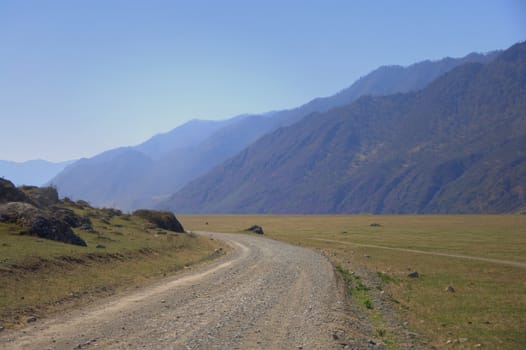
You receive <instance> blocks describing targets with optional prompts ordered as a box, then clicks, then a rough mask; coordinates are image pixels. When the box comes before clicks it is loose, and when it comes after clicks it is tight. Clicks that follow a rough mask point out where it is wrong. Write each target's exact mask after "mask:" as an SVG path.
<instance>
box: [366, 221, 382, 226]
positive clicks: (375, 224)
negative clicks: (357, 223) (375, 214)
mask: <svg viewBox="0 0 526 350" xmlns="http://www.w3.org/2000/svg"><path fill="white" fill-rule="evenodd" d="M369 226H371V227H381V226H382V225H380V224H377V223H375V222H374V223H372V224H370V225H369Z"/></svg>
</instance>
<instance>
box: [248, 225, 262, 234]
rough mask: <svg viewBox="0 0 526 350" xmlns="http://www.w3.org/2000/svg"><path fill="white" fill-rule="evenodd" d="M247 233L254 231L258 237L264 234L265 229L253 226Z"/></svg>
mask: <svg viewBox="0 0 526 350" xmlns="http://www.w3.org/2000/svg"><path fill="white" fill-rule="evenodd" d="M246 231H252V232H254V233H257V234H258V235H262V234H264V232H263V227H261V226H259V225H252V226H250V227H249V228H247V229H246Z"/></svg>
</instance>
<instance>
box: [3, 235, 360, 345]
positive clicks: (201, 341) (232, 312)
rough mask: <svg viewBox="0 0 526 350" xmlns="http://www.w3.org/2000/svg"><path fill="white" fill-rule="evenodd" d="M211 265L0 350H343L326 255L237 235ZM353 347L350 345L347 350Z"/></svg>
mask: <svg viewBox="0 0 526 350" xmlns="http://www.w3.org/2000/svg"><path fill="white" fill-rule="evenodd" d="M202 234H206V235H208V236H210V237H211V238H214V239H221V240H223V241H226V242H228V243H229V244H231V245H232V246H233V247H234V248H235V249H234V250H233V251H232V252H231V253H229V254H227V255H224V256H222V257H221V258H219V259H217V260H216V261H215V262H213V263H212V264H209V265H207V266H205V267H202V268H198V269H188V270H185V273H183V274H180V275H177V276H175V277H171V278H167V279H165V280H163V281H161V282H159V283H157V284H155V285H151V286H148V287H146V288H143V289H139V290H136V291H134V292H133V293H128V294H125V295H117V296H114V297H111V298H109V299H105V300H101V301H100V302H97V303H95V304H91V305H88V306H86V307H83V308H81V309H77V310H73V311H71V312H70V313H69V314H67V315H64V314H62V315H56V316H54V317H53V318H49V319H47V320H39V321H38V322H35V323H32V324H31V325H30V326H28V327H26V328H24V329H20V330H16V331H9V332H7V331H4V332H2V335H1V336H0V349H4V348H5V349H48V348H52V349H56V350H60V349H73V348H92V347H96V348H98V349H341V348H343V347H345V346H347V347H348V345H346V343H345V342H344V341H342V340H343V339H345V338H346V336H345V329H346V327H348V326H349V325H348V324H346V323H347V321H346V319H347V318H346V315H345V312H346V303H345V297H344V289H343V286H342V284H341V283H339V282H338V280H337V278H336V275H335V272H334V270H333V267H332V265H331V264H330V263H329V261H328V259H327V258H326V257H324V256H323V255H321V254H319V253H317V252H314V251H312V250H308V249H304V248H301V247H296V246H292V245H288V244H285V243H281V242H277V241H274V240H270V239H266V238H264V237H260V236H251V235H241V234H218V233H202ZM353 348H355V347H353Z"/></svg>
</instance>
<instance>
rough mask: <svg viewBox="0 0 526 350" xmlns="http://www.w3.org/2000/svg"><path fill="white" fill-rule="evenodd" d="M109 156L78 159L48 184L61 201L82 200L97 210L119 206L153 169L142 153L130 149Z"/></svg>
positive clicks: (129, 199)
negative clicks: (51, 185)
mask: <svg viewBox="0 0 526 350" xmlns="http://www.w3.org/2000/svg"><path fill="white" fill-rule="evenodd" d="M111 153H112V156H111V157H109V156H108V154H102V156H98V157H95V158H91V159H81V160H79V161H77V162H76V163H74V164H72V165H70V166H68V167H67V168H66V169H64V171H62V172H61V173H60V174H59V175H57V176H56V177H55V178H54V179H53V180H52V181H51V183H52V184H53V185H55V186H57V188H59V193H60V195H61V196H63V197H70V198H74V199H79V198H80V197H79V194H82V195H83V197H82V198H83V199H84V200H87V201H88V202H90V203H96V204H97V205H99V206H112V207H114V206H118V204H119V203H118V202H121V203H128V202H130V201H132V200H133V193H134V192H135V189H134V187H135V186H137V184H139V183H140V182H141V181H142V179H143V178H144V176H145V175H146V174H147V173H148V171H149V169H150V168H151V167H152V165H153V161H152V159H151V158H149V157H148V156H146V155H144V154H143V153H142V152H139V151H136V150H134V149H132V148H120V149H118V150H115V151H113V152H111Z"/></svg>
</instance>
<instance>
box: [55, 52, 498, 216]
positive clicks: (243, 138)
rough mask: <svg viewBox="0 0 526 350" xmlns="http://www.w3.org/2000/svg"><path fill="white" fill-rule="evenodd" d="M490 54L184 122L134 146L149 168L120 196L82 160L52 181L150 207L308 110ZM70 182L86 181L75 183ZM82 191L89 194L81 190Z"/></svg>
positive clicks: (388, 71)
mask: <svg viewBox="0 0 526 350" xmlns="http://www.w3.org/2000/svg"><path fill="white" fill-rule="evenodd" d="M494 56H495V54H493V53H492V54H488V55H480V54H471V55H468V56H466V57H464V58H461V59H451V58H446V59H443V60H440V61H434V62H430V61H426V62H422V63H418V64H415V65H412V66H409V67H406V68H403V67H399V66H389V67H382V68H380V69H378V70H376V71H374V72H372V73H371V74H369V75H367V76H365V77H363V78H361V79H360V80H358V81H357V82H356V83H355V84H353V85H352V86H351V87H349V88H347V89H345V90H343V91H341V92H340V93H338V94H336V95H334V96H331V97H326V98H319V99H315V100H313V101H311V102H309V103H307V104H305V105H303V106H300V107H298V108H295V109H291V110H284V111H277V112H273V113H267V114H264V115H243V116H239V117H236V118H231V119H228V120H225V121H220V122H213V121H192V122H189V123H187V124H185V125H182V126H180V127H178V128H175V129H174V130H172V131H171V132H169V133H167V134H160V135H157V136H154V137H153V138H151V139H150V140H148V141H146V142H145V143H143V144H141V145H138V146H135V147H134V149H135V150H138V151H140V152H142V153H144V154H145V155H147V156H148V157H149V158H150V159H151V160H152V163H151V167H150V168H149V169H146V170H143V171H141V177H140V178H134V183H127V184H125V185H124V184H123V185H122V186H125V187H127V188H128V189H129V192H126V193H125V194H124V193H122V194H121V195H119V194H117V193H116V192H114V191H113V190H112V187H111V186H109V184H111V183H115V182H116V181H125V180H126V174H122V175H123V176H122V177H121V178H120V179H119V178H118V176H120V174H118V173H116V172H113V173H112V174H114V176H117V177H116V178H110V177H106V178H104V177H100V176H94V174H100V169H98V167H99V165H98V163H97V162H96V161H94V162H91V160H87V161H84V162H83V163H82V169H83V170H82V171H76V172H73V171H69V172H67V173H66V172H65V173H64V174H60V176H58V177H57V178H55V179H53V181H52V182H53V184H55V185H56V186H57V188H58V190H59V193H60V194H61V195H68V196H71V197H73V198H87V197H89V198H91V202H92V204H95V205H100V204H103V203H105V204H106V203H108V201H110V202H111V203H113V204H114V205H115V206H118V207H120V208H121V209H136V208H138V207H152V206H154V205H156V204H157V203H158V201H160V200H163V199H166V198H167V197H169V195H171V194H173V193H174V192H176V191H177V190H179V189H180V188H181V187H182V186H184V185H185V184H187V183H188V182H189V181H191V180H193V179H195V178H197V177H198V176H201V175H203V174H205V173H206V172H207V171H209V170H211V169H212V168H213V167H215V166H216V165H218V164H221V163H222V162H223V161H225V160H226V159H228V158H231V157H233V156H235V155H236V154H238V153H239V152H241V151H242V150H243V149H244V148H245V147H247V146H248V145H250V144H251V143H253V142H254V141H256V140H258V139H259V138H260V137H262V136H264V135H265V134H267V133H270V132H272V131H274V130H276V129H277V128H279V127H283V126H288V125H292V124H293V123H295V122H297V121H298V120H300V119H301V118H303V117H305V116H306V115H308V114H310V113H312V112H318V111H327V110H328V109H330V108H333V107H336V106H340V105H345V104H347V103H351V102H352V101H354V100H355V99H356V98H358V97H360V96H362V95H369V94H371V95H382V94H386V93H393V92H399V91H401V92H405V91H412V90H417V89H420V88H421V87H422V86H424V85H425V84H427V83H429V82H430V81H432V80H433V79H434V78H436V77H437V76H439V75H441V74H443V73H445V72H447V71H448V70H450V69H452V68H453V67H454V66H456V65H458V64H460V63H462V62H465V61H477V62H486V61H489V60H491V59H493V57H494ZM116 152H117V153H118V152H120V151H119V150H117V151H116ZM112 154H113V151H110V153H109V155H112ZM95 158H97V157H95ZM94 160H96V159H94ZM130 166H131V165H130ZM90 167H93V169H91V168H90ZM79 170H80V169H79ZM108 176H109V175H108ZM75 183H79V184H83V183H89V184H90V185H89V186H78V187H75V186H74V184H75ZM90 188H105V189H106V191H105V192H104V193H103V196H102V197H99V196H97V195H95V194H94V193H93V192H91V191H90ZM86 190H88V191H90V193H86V192H85V191H86ZM123 195H124V197H122V196H123Z"/></svg>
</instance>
